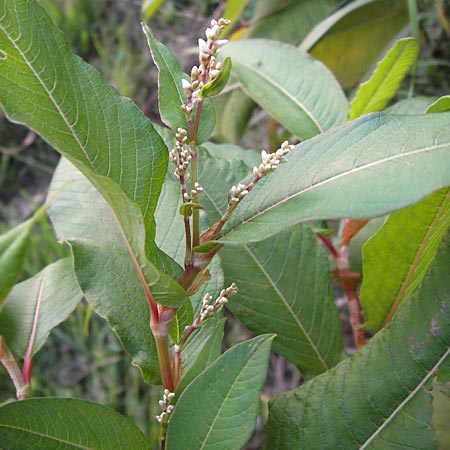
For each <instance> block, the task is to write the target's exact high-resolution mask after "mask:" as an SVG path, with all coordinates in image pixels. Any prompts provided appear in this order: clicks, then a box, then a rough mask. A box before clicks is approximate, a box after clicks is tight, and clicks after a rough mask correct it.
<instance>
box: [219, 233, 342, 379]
mask: <svg viewBox="0 0 450 450" xmlns="http://www.w3.org/2000/svg"><path fill="white" fill-rule="evenodd" d="M220 256H221V258H222V263H223V269H224V273H225V284H226V285H228V284H230V283H231V282H232V281H234V282H235V283H236V285H237V286H238V293H237V294H236V295H235V296H233V297H232V298H231V299H230V301H229V302H228V304H227V308H228V309H231V311H232V312H233V313H234V314H235V315H236V316H237V317H238V318H239V320H241V321H242V322H243V323H244V325H245V326H246V327H247V328H249V329H250V330H251V331H253V332H254V333H256V334H261V333H276V338H275V340H274V342H273V348H274V350H275V351H277V352H278V353H280V354H281V355H282V356H283V357H285V358H286V359H287V360H288V361H289V362H291V363H292V364H294V365H295V366H297V367H298V369H299V370H300V371H301V372H302V374H303V375H304V376H305V377H307V378H311V377H312V376H315V375H318V374H319V373H321V372H325V371H326V370H328V369H330V368H331V367H333V366H334V365H335V364H337V363H338V362H339V361H340V358H341V355H342V353H343V350H344V348H343V345H342V338H341V324H340V321H339V316H338V311H337V309H336V306H335V304H334V299H333V291H332V288H331V280H330V268H329V261H328V255H327V254H326V253H325V250H324V249H323V248H322V247H321V246H319V245H318V244H317V241H316V238H315V236H314V233H313V232H312V231H311V229H310V228H309V226H307V225H299V226H296V227H293V228H291V229H288V230H285V231H283V232H281V233H278V234H277V235H276V236H274V237H272V238H270V239H268V240H265V241H262V242H258V243H257V244H249V245H243V246H239V247H236V246H225V247H224V248H223V249H222V250H221V251H220ZM324 324H326V325H324Z"/></svg>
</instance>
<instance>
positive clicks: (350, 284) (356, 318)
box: [317, 221, 366, 350]
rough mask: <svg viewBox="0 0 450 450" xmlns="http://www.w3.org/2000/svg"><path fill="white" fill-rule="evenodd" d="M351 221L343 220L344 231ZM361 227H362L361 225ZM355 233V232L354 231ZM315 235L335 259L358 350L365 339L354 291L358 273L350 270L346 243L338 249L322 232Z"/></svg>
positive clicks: (359, 306)
mask: <svg viewBox="0 0 450 450" xmlns="http://www.w3.org/2000/svg"><path fill="white" fill-rule="evenodd" d="M350 223H351V221H348V222H344V233H345V227H346V225H347V224H350ZM361 228H362V227H361ZM355 234H356V233H355ZM317 237H318V238H319V239H320V240H321V241H322V242H323V244H324V245H325V246H326V248H327V249H328V251H329V252H330V253H331V255H332V256H333V259H334V261H335V264H336V267H337V270H338V277H339V278H340V280H341V283H342V288H343V289H344V292H345V296H346V297H347V302H348V309H349V312H350V324H351V326H352V330H353V338H354V341H355V348H356V349H357V350H358V349H360V348H361V347H363V346H364V345H365V343H366V341H365V336H364V335H365V329H364V327H363V326H362V324H363V323H364V322H363V318H362V315H361V305H360V302H359V297H358V295H357V293H356V286H357V285H358V280H359V274H356V273H353V272H351V271H350V266H349V262H348V249H349V247H348V245H341V246H340V247H339V251H337V250H336V248H335V247H334V245H333V243H332V242H331V240H330V239H328V238H327V237H326V236H323V235H322V234H320V233H318V234H317Z"/></svg>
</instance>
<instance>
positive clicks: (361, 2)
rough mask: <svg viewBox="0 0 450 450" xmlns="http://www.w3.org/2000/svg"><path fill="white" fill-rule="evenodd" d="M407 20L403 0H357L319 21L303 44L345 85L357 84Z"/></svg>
mask: <svg viewBox="0 0 450 450" xmlns="http://www.w3.org/2000/svg"><path fill="white" fill-rule="evenodd" d="M407 23H408V9H407V5H406V4H405V2H404V1H403V0H354V1H352V2H349V3H348V4H346V5H345V6H344V7H343V8H339V9H337V10H336V12H335V13H334V14H332V15H330V16H329V17H328V18H326V19H325V20H324V21H322V22H320V23H319V24H318V25H317V27H316V28H314V29H313V30H312V31H311V33H310V34H309V35H308V36H307V37H306V38H305V40H304V41H303V42H302V44H301V45H300V48H301V49H302V50H304V51H310V52H311V54H312V55H313V56H314V57H315V58H317V59H318V60H320V61H322V62H323V63H325V64H326V65H327V66H328V67H329V68H330V69H331V70H332V72H333V73H334V74H335V76H336V78H337V79H338V80H339V82H340V84H341V85H342V86H343V87H345V88H349V87H353V86H355V85H356V84H357V83H358V82H359V80H361V78H363V77H364V75H365V74H366V72H367V71H368V70H369V69H370V67H371V66H372V64H373V63H374V62H375V61H376V60H377V58H378V57H379V55H380V53H381V52H382V51H383V50H384V49H385V48H386V47H387V46H388V45H389V44H390V42H391V41H392V39H394V38H395V36H396V35H397V34H398V33H399V32H400V31H401V29H402V28H403V27H404V26H405V25H406V24H407Z"/></svg>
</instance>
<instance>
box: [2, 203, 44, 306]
mask: <svg viewBox="0 0 450 450" xmlns="http://www.w3.org/2000/svg"><path fill="white" fill-rule="evenodd" d="M50 202H51V199H50V200H48V201H47V202H46V203H45V204H44V205H42V206H41V207H40V208H38V209H37V211H36V212H35V213H34V214H33V216H32V217H31V218H30V219H28V220H27V221H25V222H22V223H21V224H19V225H17V226H16V227H15V228H13V229H11V230H8V231H7V232H6V233H3V234H2V235H0V311H1V308H2V304H3V301H4V300H5V298H6V296H7V295H8V292H9V291H10V290H11V288H12V287H13V286H14V284H15V283H16V281H17V278H18V276H19V273H20V269H21V268H22V264H23V261H24V259H25V254H26V251H27V248H28V238H29V237H30V233H31V230H32V228H33V225H34V224H35V223H36V222H37V221H38V220H40V219H41V217H42V216H43V215H44V214H45V212H46V211H47V208H48V207H49V205H50Z"/></svg>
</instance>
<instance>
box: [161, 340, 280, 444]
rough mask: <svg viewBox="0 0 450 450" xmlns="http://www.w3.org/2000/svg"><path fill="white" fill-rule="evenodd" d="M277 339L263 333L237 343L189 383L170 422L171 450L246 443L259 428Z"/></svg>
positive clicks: (168, 434) (168, 431) (169, 440)
mask: <svg viewBox="0 0 450 450" xmlns="http://www.w3.org/2000/svg"><path fill="white" fill-rule="evenodd" d="M272 339H273V336H270V335H262V336H257V337H256V338H253V339H251V340H248V341H245V342H242V343H240V344H237V345H235V346H234V347H232V348H231V349H229V350H228V351H227V352H225V353H224V354H223V355H222V356H221V357H220V358H219V359H217V361H216V362H214V363H213V364H211V365H210V366H209V367H208V368H207V369H206V370H205V371H204V372H203V373H202V374H201V375H199V376H198V377H197V378H196V379H195V380H194V381H193V382H192V383H191V384H189V386H188V387H187V388H186V389H185V390H184V391H183V393H182V394H181V396H180V398H179V399H178V401H177V404H176V406H175V409H174V411H173V413H172V416H171V418H170V421H169V426H168V430H167V450H175V449H183V450H184V449H187V448H192V449H194V448H199V449H200V448H203V449H210V450H213V449H217V450H222V449H224V448H226V449H228V450H240V449H241V448H242V447H243V446H244V445H245V443H246V442H247V440H248V439H249V438H250V436H251V434H252V432H253V429H254V427H255V424H256V418H257V415H258V410H259V401H258V400H259V395H260V391H261V388H262V386H263V383H264V380H265V378H266V373H267V367H268V363H269V355H270V344H271V341H272ZM206 405H207V407H206ZM230 430H233V432H232V433H230Z"/></svg>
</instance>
